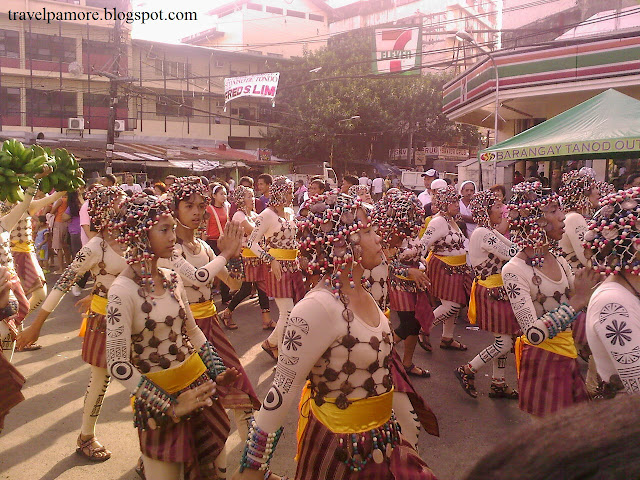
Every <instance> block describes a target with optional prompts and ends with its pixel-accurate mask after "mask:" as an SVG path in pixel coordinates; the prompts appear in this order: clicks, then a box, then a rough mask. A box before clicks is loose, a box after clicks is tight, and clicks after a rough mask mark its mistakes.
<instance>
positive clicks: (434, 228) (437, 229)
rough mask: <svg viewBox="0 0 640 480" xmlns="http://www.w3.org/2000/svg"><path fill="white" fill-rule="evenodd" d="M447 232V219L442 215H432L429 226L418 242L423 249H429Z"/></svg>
mask: <svg viewBox="0 0 640 480" xmlns="http://www.w3.org/2000/svg"><path fill="white" fill-rule="evenodd" d="M448 232H449V227H448V225H447V220H446V219H445V218H444V217H439V216H436V217H433V218H432V219H431V221H430V222H429V226H428V227H427V229H426V230H425V231H424V234H423V235H422V238H421V239H420V243H422V247H423V248H424V250H425V251H427V250H429V249H430V248H431V247H432V246H433V244H434V243H435V242H437V241H438V240H440V239H441V238H444V237H445V236H446V235H447V233H448Z"/></svg>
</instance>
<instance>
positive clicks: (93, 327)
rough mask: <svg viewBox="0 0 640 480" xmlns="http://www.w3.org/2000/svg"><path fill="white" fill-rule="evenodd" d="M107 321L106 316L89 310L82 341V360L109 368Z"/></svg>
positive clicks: (95, 365)
mask: <svg viewBox="0 0 640 480" xmlns="http://www.w3.org/2000/svg"><path fill="white" fill-rule="evenodd" d="M106 350H107V322H106V321H105V316H104V315H101V314H99V313H96V312H94V311H89V316H88V317H87V329H86V331H85V333H84V339H83V341H82V360H84V361H85V362H86V363H88V364H89V365H93V366H94V367H100V368H107V355H106Z"/></svg>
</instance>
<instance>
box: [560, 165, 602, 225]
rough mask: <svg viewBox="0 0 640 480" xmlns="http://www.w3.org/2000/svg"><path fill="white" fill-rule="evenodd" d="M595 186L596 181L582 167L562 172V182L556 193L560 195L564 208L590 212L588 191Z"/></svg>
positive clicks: (591, 208)
mask: <svg viewBox="0 0 640 480" xmlns="http://www.w3.org/2000/svg"><path fill="white" fill-rule="evenodd" d="M595 187H596V182H595V180H594V179H593V177H592V176H591V175H589V172H588V171H586V170H584V169H583V168H582V169H580V170H579V171H576V170H572V171H570V172H567V173H563V174H562V183H561V184H560V188H559V189H558V193H559V194H560V196H561V197H562V207H563V208H564V209H565V210H567V211H568V210H575V211H578V212H584V213H585V214H590V213H591V211H592V210H593V207H592V206H591V202H590V201H589V193H590V192H591V190H592V189H593V188H595Z"/></svg>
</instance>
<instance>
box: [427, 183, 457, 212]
mask: <svg viewBox="0 0 640 480" xmlns="http://www.w3.org/2000/svg"><path fill="white" fill-rule="evenodd" d="M458 201H460V195H459V194H458V192H456V189H455V187H454V186H453V185H447V186H446V187H443V188H439V189H437V190H433V191H432V193H431V203H432V204H433V206H434V207H436V208H437V209H438V210H439V211H441V212H446V211H447V208H448V207H449V205H451V204H452V203H456V202H458Z"/></svg>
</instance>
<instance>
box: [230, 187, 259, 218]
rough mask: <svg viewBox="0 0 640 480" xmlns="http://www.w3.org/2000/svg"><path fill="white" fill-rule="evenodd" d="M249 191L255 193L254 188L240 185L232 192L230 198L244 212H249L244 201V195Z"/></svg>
mask: <svg viewBox="0 0 640 480" xmlns="http://www.w3.org/2000/svg"><path fill="white" fill-rule="evenodd" d="M247 192H251V194H253V190H252V189H250V188H249V187H245V186H244V185H238V186H237V187H236V189H235V190H234V191H233V192H231V194H230V195H229V197H230V200H231V201H232V202H233V203H234V204H235V206H236V207H237V208H238V210H240V211H241V212H243V213H248V212H247V211H246V210H247V206H246V204H245V202H244V196H245V194H246V193H247Z"/></svg>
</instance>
